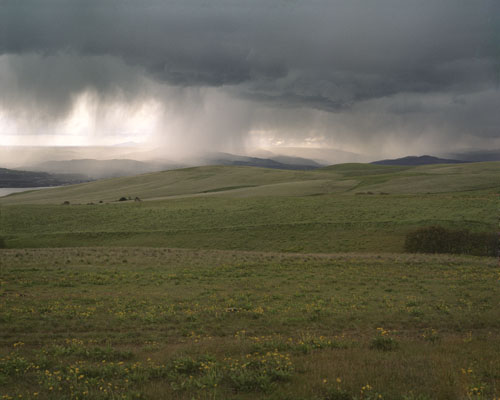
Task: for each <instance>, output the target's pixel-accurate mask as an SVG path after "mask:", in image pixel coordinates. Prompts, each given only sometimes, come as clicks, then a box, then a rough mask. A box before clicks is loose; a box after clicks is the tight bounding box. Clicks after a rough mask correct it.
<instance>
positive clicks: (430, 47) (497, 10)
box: [0, 0, 500, 109]
mask: <svg viewBox="0 0 500 400" xmlns="http://www.w3.org/2000/svg"><path fill="white" fill-rule="evenodd" d="M499 14H500V3H499V2H498V1H496V0H482V1H477V2H472V1H467V0H441V1H437V2H436V1H430V0H422V1H401V0H377V1H373V2H366V1H356V0H354V1H353V0H349V1H347V0H337V1H314V0H313V1H307V2H300V1H285V0H271V1H269V0H267V1H259V0H254V1H236V0H233V1H229V0H212V1H202V0H196V1H195V0H183V1H153V0H147V1H141V2H137V1H127V0H115V1H110V0H104V1H103V0H87V1H77V0H46V1H44V2H43V3H40V2H39V1H37V0H23V1H19V0H10V1H3V2H1V12H0V27H1V28H0V29H1V35H0V51H1V52H2V53H9V54H26V53H30V52H35V53H39V54H43V55H54V54H58V53H61V52H73V53H75V54H80V55H91V56H113V57H118V58H120V59H122V60H124V61H125V62H126V63H128V64H129V65H134V66H138V67H141V68H144V69H145V70H146V71H147V72H148V73H149V74H150V75H151V76H152V77H154V78H155V79H157V80H161V81H165V82H167V83H169V84H174V85H186V86H192V85H209V86H219V85H235V84H239V85H241V86H242V93H247V94H248V96H250V97H261V98H265V99H268V100H273V99H275V100H277V101H278V102H283V103H287V102H290V103H291V104H297V103H298V104H300V103H304V104H305V105H308V104H310V105H311V106H313V107H319V108H324V109H336V108H339V107H343V106H350V105H351V104H353V103H354V102H357V101H360V100H364V99H368V98H378V97H382V96H388V95H392V94H395V93H400V92H432V91H446V90H462V89H464V90H465V89H467V88H475V89H477V88H480V87H485V86H487V85H488V84H491V82H493V80H494V78H495V65H496V64H497V63H498V57H499V55H498V54H497V53H496V52H497V51H498V46H497V45H498V44H497V43H495V40H496V37H495V35H496V34H497V29H498V27H497V26H496V25H495V24H496V21H495V20H494V18H495V16H496V15H499ZM85 67H86V66H85V65H83V66H82V68H81V69H80V70H81V71H82V74H81V76H80V79H81V81H83V82H88V84H89V85H97V86H98V87H99V88H101V89H103V90H105V89H106V88H107V87H108V86H109V84H108V83H107V82H105V81H104V80H105V79H103V80H102V81H101V82H97V81H96V80H95V79H93V77H92V76H89V75H91V73H89V72H87V71H85ZM104 78H106V77H104ZM69 88H70V89H71V88H72V85H69Z"/></svg>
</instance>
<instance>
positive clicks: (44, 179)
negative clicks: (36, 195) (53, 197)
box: [0, 168, 88, 188]
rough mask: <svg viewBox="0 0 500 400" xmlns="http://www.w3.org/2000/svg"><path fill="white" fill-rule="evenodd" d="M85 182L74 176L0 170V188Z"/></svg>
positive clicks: (81, 177) (83, 179)
mask: <svg viewBox="0 0 500 400" xmlns="http://www.w3.org/2000/svg"><path fill="white" fill-rule="evenodd" d="M86 181H88V180H87V179H85V177H83V176H81V175H76V174H49V173H47V172H35V171H18V170H13V169H7V168H0V188H22V187H45V186H61V185H69V184H75V183H82V182H86Z"/></svg>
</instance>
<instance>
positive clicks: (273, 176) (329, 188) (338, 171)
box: [0, 162, 500, 204]
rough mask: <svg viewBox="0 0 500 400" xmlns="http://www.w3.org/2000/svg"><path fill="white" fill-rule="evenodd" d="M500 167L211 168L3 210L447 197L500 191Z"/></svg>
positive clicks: (45, 195)
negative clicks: (181, 201) (196, 200)
mask: <svg viewBox="0 0 500 400" xmlns="http://www.w3.org/2000/svg"><path fill="white" fill-rule="evenodd" d="M499 177H500V162H489V163H471V164H456V165H446V164H444V165H427V166H418V167H407V166H384V165H373V164H340V165H334V166H331V167H326V168H322V169H318V170H314V171H285V170H276V169H266V168H254V167H237V166H210V167H196V168H185V169H178V170H173V171H165V172H156V173H150V174H144V175H137V176H133V177H123V178H115V179H107V180H101V181H97V182H89V183H84V184H80V185H73V186H67V187H61V188H57V189H51V190H49V191H37V192H30V193H19V194H14V195H11V196H8V197H5V198H0V204H20V203H23V204H24V203H29V204H59V203H62V202H63V201H69V202H71V203H83V204H86V203H90V202H94V203H96V202H99V201H103V202H111V201H116V200H118V199H119V198H120V197H123V196H125V197H132V198H135V197H139V198H141V199H142V200H150V199H154V200H158V199H164V198H169V197H170V198H172V197H179V196H205V197H206V196H231V197H253V196H307V195H322V194H332V193H345V194H356V193H360V192H361V193H363V192H365V193H366V192H369V191H371V192H375V193H380V192H384V193H391V194H396V193H398V194H402V193H444V192H458V191H471V190H490V189H491V190H497V189H498V188H500V178H499Z"/></svg>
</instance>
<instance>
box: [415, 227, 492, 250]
mask: <svg viewBox="0 0 500 400" xmlns="http://www.w3.org/2000/svg"><path fill="white" fill-rule="evenodd" d="M405 251H406V252H409V253H450V254H470V255H475V256H492V257H494V256H496V254H497V251H498V236H497V234H496V233H493V232H470V231H468V230H453V229H447V228H444V227H442V226H429V227H424V228H419V229H417V230H415V231H413V232H410V233H408V234H407V235H406V241H405Z"/></svg>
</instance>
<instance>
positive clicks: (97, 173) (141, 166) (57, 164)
mask: <svg viewBox="0 0 500 400" xmlns="http://www.w3.org/2000/svg"><path fill="white" fill-rule="evenodd" d="M175 167H178V166H175V165H168V164H163V163H156V162H143V161H136V160H128V159H113V160H95V159H77V160H62V161H45V162H42V163H40V164H36V165H32V166H29V167H27V168H28V169H30V170H34V171H42V172H48V173H61V172H63V171H64V172H66V173H72V174H79V175H84V176H86V177H87V178H88V179H104V178H118V177H122V176H132V175H140V174H145V173H149V172H159V171H164V170H168V169H173V168H175Z"/></svg>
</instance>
